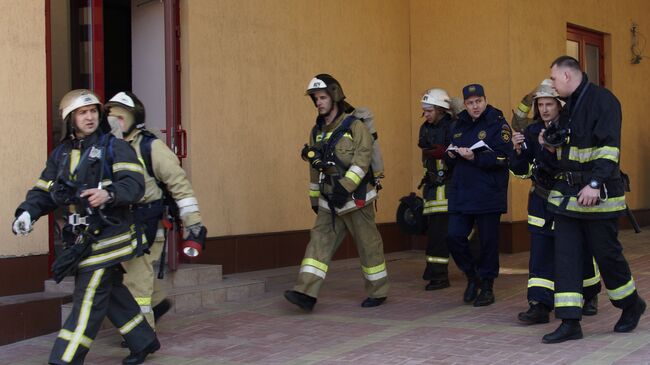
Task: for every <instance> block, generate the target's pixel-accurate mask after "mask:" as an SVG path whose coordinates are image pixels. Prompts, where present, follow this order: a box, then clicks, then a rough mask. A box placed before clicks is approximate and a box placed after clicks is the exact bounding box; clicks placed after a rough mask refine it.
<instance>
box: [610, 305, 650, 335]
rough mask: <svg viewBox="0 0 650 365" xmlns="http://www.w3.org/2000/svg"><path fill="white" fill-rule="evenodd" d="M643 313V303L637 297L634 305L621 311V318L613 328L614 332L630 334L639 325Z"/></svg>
mask: <svg viewBox="0 0 650 365" xmlns="http://www.w3.org/2000/svg"><path fill="white" fill-rule="evenodd" d="M643 312H645V302H644V301H643V299H641V297H639V298H638V299H637V301H636V303H634V304H632V305H630V306H628V307H627V308H624V309H623V313H621V318H619V319H618V322H616V325H615V326H614V332H631V331H632V330H633V329H635V328H636V326H637V325H638V324H639V319H641V315H642V314H643Z"/></svg>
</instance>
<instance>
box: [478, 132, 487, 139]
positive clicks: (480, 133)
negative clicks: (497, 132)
mask: <svg viewBox="0 0 650 365" xmlns="http://www.w3.org/2000/svg"><path fill="white" fill-rule="evenodd" d="M486 135H487V133H485V131H480V132H478V139H485V136H486Z"/></svg>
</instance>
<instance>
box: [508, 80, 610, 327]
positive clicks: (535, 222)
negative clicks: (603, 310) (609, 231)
mask: <svg viewBox="0 0 650 365" xmlns="http://www.w3.org/2000/svg"><path fill="white" fill-rule="evenodd" d="M526 99H527V98H526V97H524V99H523V101H522V103H521V104H520V105H519V106H518V108H517V110H518V111H521V113H514V116H513V118H514V119H515V120H513V122H512V125H518V126H524V125H526V126H527V127H525V130H524V131H523V132H514V133H513V135H512V142H513V144H514V147H515V154H514V156H513V158H512V159H511V160H510V170H511V171H512V173H513V174H514V175H515V176H517V177H519V178H522V179H527V178H530V179H531V181H532V186H531V189H530V193H529V195H528V230H529V231H530V237H531V239H530V259H529V261H528V272H529V274H528V294H527V297H528V305H529V308H528V310H527V311H526V312H521V313H519V315H518V319H519V320H520V321H522V322H524V323H527V324H537V323H548V322H549V312H550V311H551V310H552V309H553V289H554V287H555V285H554V270H553V265H554V262H553V260H554V258H553V253H554V242H555V241H554V234H553V233H554V232H553V214H552V213H551V212H549V211H548V209H547V208H546V200H547V199H548V193H549V191H550V190H551V189H552V188H553V177H554V176H555V171H556V169H557V166H556V165H557V162H556V161H555V158H554V155H552V154H551V153H550V152H549V151H548V150H546V149H544V148H543V147H542V146H541V145H540V144H539V140H538V137H539V134H540V132H541V130H542V129H544V128H546V127H548V126H549V125H550V124H551V123H557V120H558V118H559V116H560V110H561V109H562V107H563V105H564V102H563V101H561V100H560V98H559V96H558V95H557V92H556V91H555V90H554V89H553V87H552V85H551V80H548V79H547V80H544V81H543V82H542V83H541V84H540V85H539V86H538V87H537V89H536V90H535V92H534V93H532V97H531V98H530V100H531V101H530V102H529V103H527V102H526ZM533 103H534V104H535V105H534V106H533V110H534V113H533V114H534V116H533V119H532V120H529V119H528V118H527V115H528V111H529V110H530V109H531V106H532V104H533ZM524 111H525V112H524ZM583 292H584V294H585V298H587V299H586V300H585V303H584V305H583V308H582V314H583V315H595V314H596V313H597V312H598V296H597V294H598V293H599V292H600V274H599V272H598V267H597V266H596V265H595V262H594V260H593V258H592V256H591V254H587V255H585V262H584V279H583Z"/></svg>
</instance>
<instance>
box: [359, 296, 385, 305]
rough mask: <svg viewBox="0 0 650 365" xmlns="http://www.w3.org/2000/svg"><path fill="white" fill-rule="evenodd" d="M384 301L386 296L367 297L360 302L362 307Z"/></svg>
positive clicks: (379, 303)
mask: <svg viewBox="0 0 650 365" xmlns="http://www.w3.org/2000/svg"><path fill="white" fill-rule="evenodd" d="M385 301H386V297H381V298H370V297H368V298H366V299H365V300H364V301H363V302H361V306H362V307H364V308H371V307H376V306H379V305H382V304H384V302H385Z"/></svg>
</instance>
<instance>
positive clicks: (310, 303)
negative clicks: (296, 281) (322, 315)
mask: <svg viewBox="0 0 650 365" xmlns="http://www.w3.org/2000/svg"><path fill="white" fill-rule="evenodd" d="M284 297H285V298H286V299H287V300H288V301H289V302H291V303H293V304H295V305H297V306H298V307H300V309H302V310H304V311H306V312H311V311H312V309H314V305H316V298H314V297H310V296H309V295H307V294H303V293H301V292H297V291H295V290H287V291H285V292H284Z"/></svg>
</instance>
